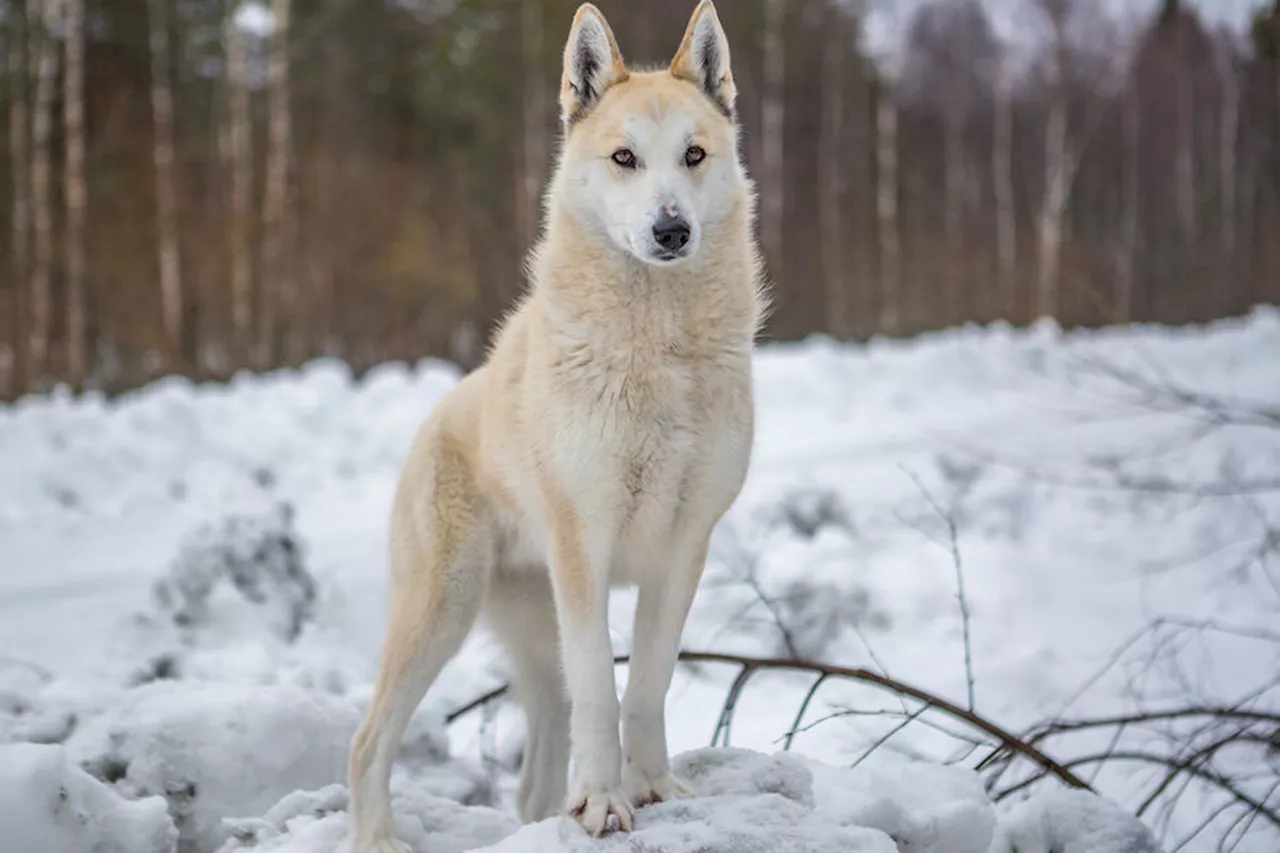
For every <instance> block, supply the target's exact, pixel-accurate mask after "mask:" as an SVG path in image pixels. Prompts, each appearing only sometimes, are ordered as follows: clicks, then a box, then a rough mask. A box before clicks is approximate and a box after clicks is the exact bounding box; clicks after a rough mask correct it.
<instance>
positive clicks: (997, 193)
mask: <svg viewBox="0 0 1280 853" xmlns="http://www.w3.org/2000/svg"><path fill="white" fill-rule="evenodd" d="M992 118H993V121H994V127H993V128H992V130H993V133H992V145H991V185H992V189H993V195H994V203H995V210H994V213H995V217H996V228H995V237H996V292H997V293H998V294H999V299H1000V310H1001V311H1002V312H1003V313H1004V316H1005V318H1006V319H1009V320H1012V319H1013V318H1014V312H1015V311H1016V310H1017V291H1016V288H1017V274H1018V273H1017V266H1018V217H1017V212H1016V211H1015V209H1014V201H1013V84H1012V81H1010V80H1009V74H1008V71H1007V69H1006V68H1004V67H1003V66H1001V67H999V68H998V69H997V71H996V79H995V104H994V109H993V110H992Z"/></svg>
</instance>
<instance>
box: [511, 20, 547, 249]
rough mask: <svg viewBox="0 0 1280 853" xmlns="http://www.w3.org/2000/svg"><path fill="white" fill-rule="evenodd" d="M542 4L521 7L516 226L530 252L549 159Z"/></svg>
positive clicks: (524, 247)
mask: <svg viewBox="0 0 1280 853" xmlns="http://www.w3.org/2000/svg"><path fill="white" fill-rule="evenodd" d="M542 42H543V26H542V5H541V4H540V3H525V4H523V5H522V6H521V7H520V50H521V59H522V61H523V63H524V98H523V107H524V121H523V125H524V127H523V131H524V138H523V140H522V141H523V143H524V147H523V149H522V152H521V154H522V159H523V162H522V163H521V166H520V173H521V174H520V177H521V181H520V197H519V199H518V202H517V211H516V214H517V215H516V223H517V231H518V232H519V233H518V235H517V238H518V239H519V241H520V251H522V252H525V251H528V249H529V247H530V246H531V245H532V244H533V241H534V239H535V237H536V233H537V229H538V214H539V207H540V205H539V197H540V194H541V192H542V182H543V180H544V171H545V164H546V159H547V153H548V152H547V130H546V128H547V103H546V101H547V99H546V85H545V81H544V79H543V76H544V75H543V67H542Z"/></svg>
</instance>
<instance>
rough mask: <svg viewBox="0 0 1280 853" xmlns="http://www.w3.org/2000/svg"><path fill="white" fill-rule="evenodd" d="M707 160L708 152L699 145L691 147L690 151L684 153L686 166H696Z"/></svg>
mask: <svg viewBox="0 0 1280 853" xmlns="http://www.w3.org/2000/svg"><path fill="white" fill-rule="evenodd" d="M705 159H707V152H705V151H703V150H702V149H701V148H699V147H698V146H697V145H690V146H689V148H688V150H686V151H685V152H684V164H685V165H686V166H696V165H698V164H699V163H701V162H702V161H703V160H705Z"/></svg>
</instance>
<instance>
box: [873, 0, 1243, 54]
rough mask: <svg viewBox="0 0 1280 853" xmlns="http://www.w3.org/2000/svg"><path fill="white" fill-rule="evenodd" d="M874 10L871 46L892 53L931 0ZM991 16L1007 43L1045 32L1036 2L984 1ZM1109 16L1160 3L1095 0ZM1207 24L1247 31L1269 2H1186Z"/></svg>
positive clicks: (877, 2)
mask: <svg viewBox="0 0 1280 853" xmlns="http://www.w3.org/2000/svg"><path fill="white" fill-rule="evenodd" d="M861 1H862V2H863V3H865V4H866V7H867V8H868V9H869V10H870V12H869V20H868V21H867V33H866V38H867V45H868V47H870V48H871V49H873V50H876V51H881V50H886V49H887V50H892V48H893V47H895V46H896V44H897V41H898V38H899V37H900V36H901V33H902V28H903V26H904V25H905V24H906V23H907V22H909V21H910V20H911V17H912V16H913V15H914V14H915V12H916V10H917V9H918V8H919V7H920V6H922V5H924V4H925V3H927V2H930V0H861ZM981 2H982V5H984V6H985V7H986V8H987V11H988V13H989V14H990V15H991V21H992V24H993V26H994V27H995V29H996V31H997V32H998V33H999V34H1000V35H1001V36H1002V37H1004V38H1005V39H1006V40H1010V41H1014V42H1020V43H1023V44H1027V43H1032V44H1033V43H1034V42H1035V41H1036V40H1037V39H1038V36H1039V33H1040V32H1041V26H1040V18H1039V15H1038V14H1037V12H1036V10H1035V4H1034V3H1033V0H981ZM1095 2H1097V3H1098V4H1099V5H1101V6H1102V8H1103V9H1105V10H1107V12H1108V14H1110V15H1111V16H1113V17H1115V18H1117V19H1120V20H1134V19H1141V18H1143V17H1146V16H1149V15H1151V14H1152V13H1153V12H1154V11H1155V10H1156V9H1157V8H1159V5H1160V0H1095ZM1186 3H1187V5H1188V6H1190V7H1194V8H1195V9H1196V10H1197V11H1198V12H1199V13H1200V16H1201V17H1202V18H1204V19H1205V20H1206V23H1211V24H1217V23H1219V22H1221V23H1225V24H1227V25H1229V26H1230V27H1232V28H1233V29H1235V30H1236V31H1237V32H1243V31H1244V29H1245V27H1246V26H1247V25H1248V21H1249V20H1250V18H1251V17H1252V16H1253V13H1254V11H1255V10H1257V9H1259V8H1261V7H1263V6H1265V5H1267V0H1186Z"/></svg>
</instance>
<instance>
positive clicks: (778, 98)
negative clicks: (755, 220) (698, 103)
mask: <svg viewBox="0 0 1280 853" xmlns="http://www.w3.org/2000/svg"><path fill="white" fill-rule="evenodd" d="M785 13H786V3H785V0H764V89H763V93H762V96H761V104H760V154H761V158H760V159H761V171H762V172H763V174H762V175H761V178H762V181H761V183H762V184H763V192H762V193H761V199H760V231H761V241H762V242H763V244H764V253H765V257H766V258H767V259H768V262H769V264H770V265H771V266H772V267H773V275H774V277H776V278H781V277H782V274H783V254H782V253H783V239H782V232H783V224H782V202H783V173H782V167H783V154H784V152H783V132H784V129H785V125H784V118H785V114H784V111H783V110H784V108H783V99H784V97H785V93H784V87H785V84H786V53H785V49H786V41H785V40H784V39H783V21H784V16H785Z"/></svg>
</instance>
